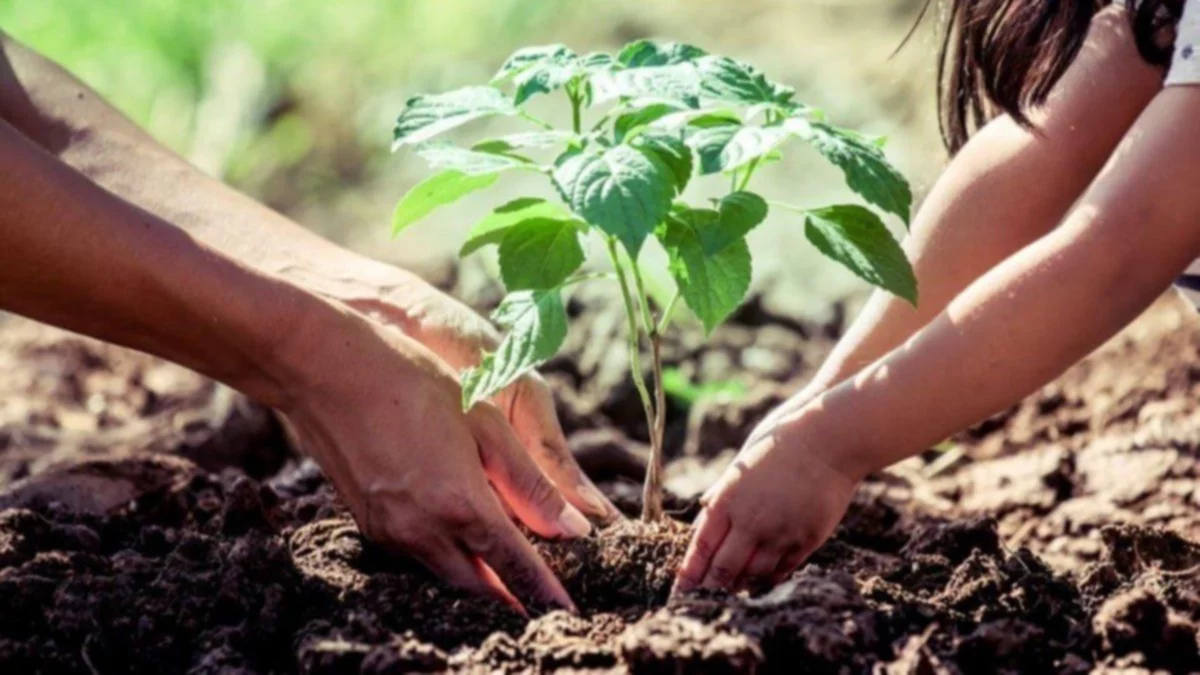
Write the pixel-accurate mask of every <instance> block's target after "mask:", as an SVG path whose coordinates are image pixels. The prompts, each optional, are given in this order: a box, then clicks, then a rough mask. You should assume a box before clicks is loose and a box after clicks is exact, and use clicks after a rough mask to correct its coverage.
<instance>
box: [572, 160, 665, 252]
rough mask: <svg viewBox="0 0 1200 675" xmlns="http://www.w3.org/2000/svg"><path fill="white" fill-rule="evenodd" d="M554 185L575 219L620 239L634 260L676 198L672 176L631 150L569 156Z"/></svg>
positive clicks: (658, 164)
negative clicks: (580, 219)
mask: <svg viewBox="0 0 1200 675" xmlns="http://www.w3.org/2000/svg"><path fill="white" fill-rule="evenodd" d="M554 184H555V186H556V187H557V188H558V190H559V192H560V193H562V195H563V200H564V201H566V202H567V204H568V205H569V206H570V207H571V210H572V211H573V212H574V213H575V214H576V215H578V216H579V217H580V218H582V219H583V220H584V221H586V222H587V223H589V224H592V225H595V226H596V227H599V228H600V229H601V230H603V231H604V232H606V233H608V234H611V235H614V236H616V237H618V238H619V239H620V240H621V243H622V244H624V246H625V248H626V250H627V251H628V252H629V255H630V257H632V258H633V259H635V260H636V259H637V254H638V252H639V251H640V250H641V247H642V242H644V241H645V240H646V237H648V236H649V235H650V234H651V233H652V232H653V231H654V228H655V226H657V225H658V224H659V223H660V222H662V219H663V216H665V215H666V213H667V209H669V208H670V206H671V200H672V199H673V198H674V197H675V175H674V173H673V172H672V170H671V169H670V168H669V167H668V166H667V165H666V164H664V163H663V162H662V160H660V159H659V158H658V157H657V156H656V155H655V154H654V153H648V152H645V151H643V150H640V149H638V148H633V147H630V146H628V145H618V146H614V147H612V148H605V149H596V150H591V151H588V152H578V153H574V154H569V155H568V156H565V158H564V159H562V160H561V161H560V162H559V163H558V166H557V168H555V170H554Z"/></svg>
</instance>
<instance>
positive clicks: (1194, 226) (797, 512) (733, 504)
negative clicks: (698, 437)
mask: <svg viewBox="0 0 1200 675" xmlns="http://www.w3.org/2000/svg"><path fill="white" fill-rule="evenodd" d="M1121 11H1122V10H1119V9H1109V10H1105V11H1104V12H1102V13H1101V14H1100V15H1098V16H1097V17H1096V19H1095V20H1094V21H1093V25H1092V28H1091V31H1090V33H1089V36H1088V38H1087V41H1086V44H1085V46H1084V48H1083V50H1082V51H1081V53H1080V55H1079V57H1078V58H1077V59H1076V61H1075V63H1074V64H1072V66H1071V67H1070V69H1069V70H1068V72H1067V73H1066V74H1065V75H1064V77H1063V78H1062V80H1061V81H1060V82H1059V83H1058V85H1057V87H1056V90H1055V91H1054V93H1053V94H1052V97H1051V100H1049V101H1048V102H1047V103H1046V105H1045V106H1043V107H1042V108H1041V109H1040V110H1038V111H1036V114H1035V116H1034V121H1035V122H1036V125H1037V129H1036V130H1027V129H1022V128H1021V127H1020V126H1018V125H1017V124H1015V123H1014V122H1013V121H1012V120H1011V119H1009V118H1007V117H1001V118H998V119H996V120H994V121H993V122H991V123H990V124H989V125H988V126H987V127H986V128H984V129H982V130H981V131H980V132H979V133H978V134H976V135H975V137H974V138H972V140H971V141H970V142H969V143H968V144H967V146H966V147H965V148H964V149H963V150H962V151H961V152H960V153H959V154H958V155H957V156H956V157H955V159H954V160H953V161H952V162H951V164H950V166H949V167H948V168H947V170H946V171H945V173H944V174H943V175H942V177H941V178H940V179H939V180H938V182H937V184H936V185H935V187H934V188H933V190H932V191H931V193H930V194H929V196H928V198H927V199H926V202H925V204H924V206H923V208H922V209H921V211H920V213H919V214H918V216H917V218H916V219H915V222H914V224H913V231H912V235H911V236H910V238H909V239H908V241H907V242H906V248H907V252H908V254H909V256H910V258H911V259H912V260H913V262H914V265H915V271H916V275H917V277H918V280H919V283H920V290H921V301H920V304H919V307H918V308H917V309H913V308H912V307H910V306H908V305H907V304H905V303H904V302H902V301H899V300H897V299H895V298H893V297H891V296H888V295H884V294H881V293H879V294H876V295H875V296H874V297H873V298H872V299H871V300H870V302H869V303H868V305H867V307H866V308H865V309H864V311H863V312H862V315H861V316H860V317H859V319H858V320H857V321H856V322H855V324H854V325H853V326H852V328H851V329H850V331H849V332H848V333H847V335H846V336H845V338H843V340H842V341H841V342H840V343H839V345H838V346H837V348H836V349H835V351H834V353H833V354H832V356H831V357H830V359H829V360H828V362H827V363H825V364H824V366H823V368H822V369H821V370H820V372H819V374H818V375H817V376H816V378H815V380H814V381H813V382H812V383H811V384H810V385H809V386H808V387H807V388H805V389H804V390H803V391H801V392H800V393H799V394H797V395H796V396H795V397H794V398H793V399H792V400H790V401H788V402H787V403H785V404H784V405H783V406H781V407H780V408H779V409H778V410H777V411H775V412H773V413H772V414H771V415H769V416H768V417H767V418H766V419H765V420H764V421H763V422H762V423H761V424H760V425H759V426H758V427H757V428H756V429H755V431H754V432H753V433H752V434H751V436H750V438H749V439H748V440H747V442H746V444H745V445H744V446H743V448H742V450H741V451H740V453H739V454H738V456H737V458H736V459H735V461H734V462H733V464H732V465H731V466H730V468H729V469H728V470H727V471H726V472H725V473H724V474H723V476H722V477H721V478H720V479H719V480H718V482H717V483H716V484H715V485H714V487H713V488H712V489H711V490H710V491H709V492H708V493H707V494H706V495H705V499H704V503H705V508H704V510H703V511H702V513H701V515H700V517H699V519H698V521H697V525H696V528H695V533H694V535H693V539H692V541H691V544H690V546H689V548H688V551H687V554H686V556H685V560H684V563H683V565H682V567H681V569H680V571H679V575H678V579H677V584H676V590H678V591H687V590H690V589H693V588H696V587H703V588H731V589H732V588H742V587H752V586H759V585H763V584H769V583H773V582H777V581H779V580H781V579H783V578H784V577H785V576H786V575H787V574H789V573H790V572H791V571H792V570H794V569H795V568H796V567H797V566H798V565H799V564H800V563H801V562H803V560H804V559H805V558H807V557H808V556H809V554H811V553H812V551H813V550H815V549H816V547H817V546H819V545H820V544H821V543H822V542H824V541H825V539H827V538H828V537H829V535H830V534H831V533H832V532H833V530H834V528H835V527H836V525H837V523H838V521H839V520H840V519H841V518H842V516H843V515H844V513H845V511H846V508H847V506H848V504H849V501H850V499H851V496H852V494H853V491H854V488H855V486H856V485H857V484H858V483H859V481H861V480H862V479H863V478H864V477H865V476H866V475H867V474H869V473H871V472H873V471H877V470H879V469H882V468H884V467H886V466H887V465H889V464H892V463H894V462H896V461H898V460H900V459H903V458H905V457H909V456H912V455H913V454H916V453H918V452H920V451H922V450H924V449H925V448H928V447H930V446H932V445H934V444H936V443H938V442H939V441H941V440H943V439H945V438H947V437H949V436H950V435H952V434H954V433H956V432H958V431H960V430H962V429H964V428H967V427H969V426H970V425H972V424H975V423H977V422H979V421H980V420H982V419H985V418H986V417H988V416H989V415H991V414H994V413H996V412H998V411H1000V410H1002V409H1004V408H1006V407H1008V406H1010V405H1012V404H1014V403H1015V402H1017V401H1018V400H1020V399H1021V398H1022V397H1023V396H1026V395H1028V394H1029V393H1031V392H1033V391H1034V390H1036V389H1037V388H1038V387H1040V386H1042V385H1043V384H1045V383H1046V382H1048V381H1050V380H1051V379H1053V378H1054V377H1056V376H1057V375H1058V374H1060V373H1061V372H1062V371H1064V370H1065V369H1066V368H1068V367H1070V366H1071V365H1072V364H1074V363H1075V362H1076V361H1078V360H1079V359H1081V358H1082V357H1084V356H1085V355H1087V353H1089V352H1090V351H1091V350H1093V349H1095V348H1096V347H1098V346H1099V345H1100V344H1102V343H1103V342H1104V341H1105V340H1107V339H1108V338H1109V337H1111V336H1112V335H1114V334H1115V333H1116V332H1117V331H1119V330H1120V329H1121V328H1122V327H1124V326H1125V325H1126V324H1128V323H1129V322H1130V321H1131V320H1133V319H1134V318H1135V317H1136V316H1137V315H1138V314H1139V313H1140V312H1142V311H1143V310H1144V309H1145V308H1147V307H1148V306H1149V305H1150V304H1151V303H1152V302H1153V301H1154V299H1155V298H1157V297H1158V296H1159V295H1160V294H1161V293H1162V292H1163V291H1164V290H1165V289H1166V288H1168V287H1169V285H1170V284H1171V282H1172V280H1173V279H1175V278H1176V277H1177V276H1178V275H1179V274H1180V273H1182V271H1183V270H1184V269H1185V268H1186V267H1187V266H1188V265H1189V264H1190V263H1191V261H1192V260H1194V259H1195V258H1196V257H1197V256H1198V255H1200V226H1198V224H1200V191H1198V190H1196V185H1197V184H1198V181H1200V155H1198V154H1197V153H1196V148H1197V147H1200V125H1197V124H1196V119H1198V118H1200V87H1190V86H1176V87H1168V88H1165V89H1164V88H1163V87H1162V78H1163V73H1162V71H1161V70H1159V69H1156V68H1153V67H1151V66H1149V65H1147V64H1146V63H1145V62H1144V61H1143V60H1142V59H1141V58H1140V56H1139V55H1138V53H1137V51H1136V47H1135V43H1134V37H1133V35H1132V31H1131V30H1130V28H1129V25H1128V21H1127V20H1126V18H1125V17H1124V16H1123V15H1122V14H1121Z"/></svg>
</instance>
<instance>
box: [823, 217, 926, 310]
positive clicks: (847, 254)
mask: <svg viewBox="0 0 1200 675" xmlns="http://www.w3.org/2000/svg"><path fill="white" fill-rule="evenodd" d="M807 214H808V217H807V219H806V222H805V226H804V234H805V236H807V237H808V240H809V241H810V242H812V244H813V246H816V247H817V249H818V250H820V251H821V253H824V254H825V255H827V256H829V257H830V258H831V259H833V260H836V261H837V262H839V263H841V264H842V265H844V266H845V267H846V268H847V269H849V270H850V271H851V272H853V273H854V274H856V275H858V276H859V277H860V278H862V279H863V280H865V281H867V282H868V283H871V284H874V285H875V286H879V287H880V288H883V289H884V290H887V291H889V292H891V293H892V294H894V295H897V296H900V297H901V298H904V299H905V300H907V301H909V302H910V303H912V304H913V305H916V304H917V279H916V276H915V275H914V274H913V270H912V265H910V264H909V262H908V258H906V257H905V256H904V249H902V248H901V247H900V244H898V243H897V242H896V240H895V239H894V238H892V233H891V232H888V229H887V226H885V225H884V224H883V221H882V220H880V219H879V216H878V215H876V214H875V212H874V211H871V210H870V209H868V208H866V207H863V206H858V205H854V204H850V205H842V206H830V207H826V208H823V209H816V210H813V211H808V212H807Z"/></svg>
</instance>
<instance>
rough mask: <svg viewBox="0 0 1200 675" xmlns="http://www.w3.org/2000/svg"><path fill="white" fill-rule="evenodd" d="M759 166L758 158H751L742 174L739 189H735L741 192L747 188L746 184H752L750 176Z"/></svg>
mask: <svg viewBox="0 0 1200 675" xmlns="http://www.w3.org/2000/svg"><path fill="white" fill-rule="evenodd" d="M757 168H758V158H757V157H756V158H754V159H752V160H750V163H749V164H747V165H746V171H745V173H743V174H742V184H741V185H739V186H737V189H736V190H734V192H739V191H741V190H745V189H746V186H747V185H749V184H750V177H751V176H753V175H754V170H755V169H757Z"/></svg>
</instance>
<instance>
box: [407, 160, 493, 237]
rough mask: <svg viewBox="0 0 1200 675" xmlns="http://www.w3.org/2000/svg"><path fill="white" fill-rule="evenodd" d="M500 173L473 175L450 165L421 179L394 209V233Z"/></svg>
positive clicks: (474, 189) (491, 179) (487, 183)
mask: <svg viewBox="0 0 1200 675" xmlns="http://www.w3.org/2000/svg"><path fill="white" fill-rule="evenodd" d="M498 177H499V174H495V173H486V174H481V175H471V174H467V173H463V172H462V171H458V170H455V169H450V170H447V171H442V172H441V173H436V174H434V175H432V176H430V177H429V178H426V179H425V180H423V181H421V182H420V183H417V184H416V185H415V186H413V188H412V189H411V190H409V191H408V194H406V195H404V197H402V198H401V199H400V203H398V204H396V210H395V211H394V212H393V213H392V236H393V237H394V236H396V235H397V234H400V231H401V230H403V229H404V228H406V227H408V226H409V225H412V224H413V223H415V222H417V221H418V220H420V219H422V218H424V217H425V216H427V215H429V214H430V213H431V212H433V210H434V209H436V208H438V207H439V206H444V205H446V204H449V203H451V202H454V201H456V200H458V199H460V198H462V197H464V196H466V195H468V194H470V193H472V192H474V191H476V190H482V189H483V188H485V187H487V186H489V185H491V184H492V183H495V182H496V178H498Z"/></svg>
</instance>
